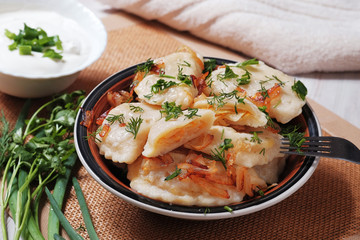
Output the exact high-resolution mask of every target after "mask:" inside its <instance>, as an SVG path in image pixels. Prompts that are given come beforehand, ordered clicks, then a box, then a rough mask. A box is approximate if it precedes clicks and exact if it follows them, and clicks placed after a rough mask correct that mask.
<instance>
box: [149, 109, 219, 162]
mask: <svg viewBox="0 0 360 240" xmlns="http://www.w3.org/2000/svg"><path fill="white" fill-rule="evenodd" d="M183 113H184V114H183V115H182V116H180V117H179V118H177V119H170V120H168V121H167V120H166V118H162V119H161V120H159V121H157V122H155V123H154V125H153V126H152V127H151V129H150V132H149V136H148V139H147V142H146V144H145V146H144V151H143V153H142V154H143V155H144V156H146V157H156V156H160V155H164V154H165V153H167V152H170V151H171V150H173V149H176V148H178V147H180V146H181V145H183V144H184V143H186V142H188V141H190V140H191V139H193V138H196V137H198V136H200V135H201V134H203V133H205V132H207V131H208V130H209V129H210V127H211V126H212V124H213V122H214V118H215V116H214V112H213V111H210V110H205V109H199V110H198V112H197V113H196V114H195V115H194V116H193V117H191V118H188V117H186V115H189V114H190V112H189V110H185V111H183Z"/></svg>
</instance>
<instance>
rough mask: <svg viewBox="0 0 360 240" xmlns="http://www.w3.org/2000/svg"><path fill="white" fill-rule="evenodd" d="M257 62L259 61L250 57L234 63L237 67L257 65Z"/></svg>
mask: <svg viewBox="0 0 360 240" xmlns="http://www.w3.org/2000/svg"><path fill="white" fill-rule="evenodd" d="M257 64H259V61H258V60H257V59H256V58H252V59H249V60H246V61H243V62H242V63H239V64H237V65H236V67H238V68H244V67H246V66H250V65H257Z"/></svg>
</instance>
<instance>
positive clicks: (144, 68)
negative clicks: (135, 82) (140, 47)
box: [135, 58, 154, 77]
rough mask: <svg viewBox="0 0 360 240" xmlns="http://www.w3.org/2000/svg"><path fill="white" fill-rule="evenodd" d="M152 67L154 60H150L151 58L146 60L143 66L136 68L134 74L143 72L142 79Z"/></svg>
mask: <svg viewBox="0 0 360 240" xmlns="http://www.w3.org/2000/svg"><path fill="white" fill-rule="evenodd" d="M153 66H154V60H151V58H149V59H148V60H146V62H145V63H144V64H142V65H139V66H137V68H136V71H135V73H137V72H144V73H145V75H144V77H145V76H146V75H147V74H148V73H149V72H150V70H151V68H152V67H153Z"/></svg>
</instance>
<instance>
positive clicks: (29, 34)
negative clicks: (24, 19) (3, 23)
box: [5, 23, 63, 60]
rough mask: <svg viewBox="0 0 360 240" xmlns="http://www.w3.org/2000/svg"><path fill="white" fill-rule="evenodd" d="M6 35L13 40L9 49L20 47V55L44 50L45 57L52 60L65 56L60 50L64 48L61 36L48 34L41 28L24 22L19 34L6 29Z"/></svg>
mask: <svg viewBox="0 0 360 240" xmlns="http://www.w3.org/2000/svg"><path fill="white" fill-rule="evenodd" d="M5 36H6V37H8V38H9V39H11V40H13V43H11V44H10V45H9V46H8V48H9V50H10V51H14V50H15V49H19V54H20V55H31V54H32V52H33V51H34V52H42V53H43V57H48V58H50V59H52V60H61V59H62V57H63V56H62V55H61V52H60V51H62V50H63V48H62V42H61V40H60V38H59V36H57V35H55V36H48V35H47V33H46V32H45V31H44V30H43V29H41V28H31V27H29V26H28V25H26V24H25V23H24V29H20V30H19V33H18V34H17V35H16V34H15V33H12V32H10V31H9V30H7V29H5ZM55 49H56V50H59V52H57V51H55Z"/></svg>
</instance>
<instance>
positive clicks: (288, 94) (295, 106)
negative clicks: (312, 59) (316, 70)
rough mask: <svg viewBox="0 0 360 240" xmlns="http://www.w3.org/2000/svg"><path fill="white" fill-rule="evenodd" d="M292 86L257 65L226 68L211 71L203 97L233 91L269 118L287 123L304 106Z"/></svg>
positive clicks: (291, 81)
mask: <svg viewBox="0 0 360 240" xmlns="http://www.w3.org/2000/svg"><path fill="white" fill-rule="evenodd" d="M240 65H241V64H240ZM241 79H243V80H244V79H245V81H241ZM246 80H247V81H246ZM293 85H294V79H293V78H292V77H290V76H288V75H286V74H284V73H282V72H281V71H278V70H276V69H273V68H271V67H269V66H267V65H266V64H264V63H263V62H261V61H259V63H258V64H253V65H248V66H246V67H238V66H237V64H228V65H227V66H226V67H220V68H218V69H216V70H214V71H213V72H211V76H210V77H209V79H208V80H207V87H206V88H205V89H204V93H205V94H207V95H210V93H212V94H217V95H218V94H221V93H230V92H232V91H234V90H237V91H239V92H242V93H243V94H245V95H246V96H247V98H248V99H250V100H251V101H252V102H253V103H255V104H256V105H257V106H266V107H267V109H266V111H267V112H268V113H269V116H270V117H271V118H276V120H277V121H279V122H281V123H287V122H289V121H290V120H291V119H293V118H294V117H296V116H298V115H299V114H300V113H301V111H302V107H303V106H304V105H305V101H304V100H303V99H301V98H300V97H298V95H297V93H296V92H294V91H293V89H292V86H293Z"/></svg>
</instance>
